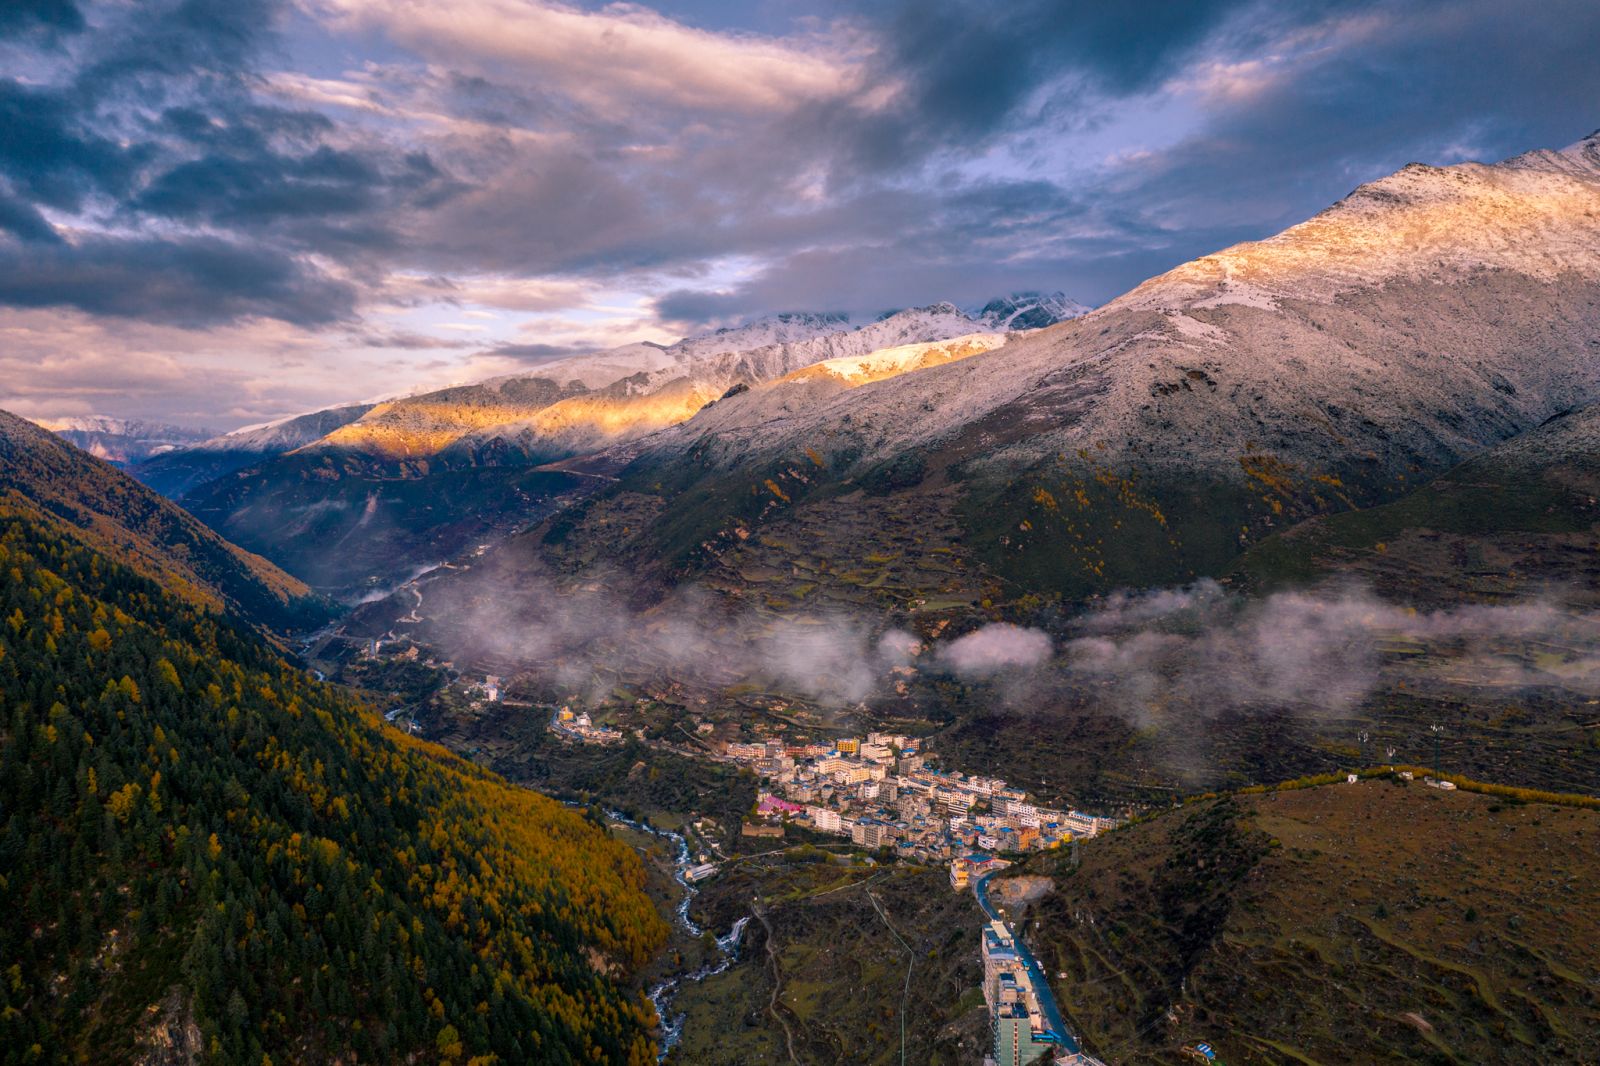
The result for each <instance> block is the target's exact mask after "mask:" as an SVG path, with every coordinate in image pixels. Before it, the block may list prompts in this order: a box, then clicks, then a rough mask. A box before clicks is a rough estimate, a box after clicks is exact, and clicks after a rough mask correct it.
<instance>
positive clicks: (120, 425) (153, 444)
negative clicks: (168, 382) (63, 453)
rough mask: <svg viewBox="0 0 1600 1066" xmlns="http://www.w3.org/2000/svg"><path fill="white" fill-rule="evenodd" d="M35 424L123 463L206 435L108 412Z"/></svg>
mask: <svg viewBox="0 0 1600 1066" xmlns="http://www.w3.org/2000/svg"><path fill="white" fill-rule="evenodd" d="M37 424H38V425H40V426H43V427H44V428H45V429H48V430H49V431H50V432H52V433H54V434H55V435H56V436H58V437H61V438H62V439H63V440H66V441H69V442H71V443H72V444H74V445H76V446H77V447H79V448H82V449H83V450H84V451H86V452H88V453H89V454H90V455H92V456H94V457H95V458H96V459H104V460H105V461H106V462H108V463H112V464H114V465H117V466H126V465H128V464H129V463H136V462H138V461H139V460H141V459H144V458H147V457H149V456H152V455H159V454H161V453H162V452H167V451H171V450H172V449H174V448H182V447H184V446H186V445H191V444H194V443H195V442H197V441H200V440H204V439H205V438H206V437H207V436H208V435H209V434H207V432H206V431H205V430H194V429H184V428H183V427H182V426H169V425H166V424H164V423H160V422H144V421H139V420H137V419H127V418H112V417H111V416H109V415H80V416H77V417H71V418H54V419H40V420H39V421H38V423H37Z"/></svg>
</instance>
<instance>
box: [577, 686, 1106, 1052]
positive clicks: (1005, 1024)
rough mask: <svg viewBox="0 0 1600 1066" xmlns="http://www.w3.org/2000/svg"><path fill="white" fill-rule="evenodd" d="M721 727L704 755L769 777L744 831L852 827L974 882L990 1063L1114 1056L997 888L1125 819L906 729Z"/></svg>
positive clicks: (839, 832)
mask: <svg viewBox="0 0 1600 1066" xmlns="http://www.w3.org/2000/svg"><path fill="white" fill-rule="evenodd" d="M550 730H551V731H552V732H554V733H556V734H558V735H560V736H562V737H565V738H567V739H569V740H572V741H576V742H581V743H589V744H604V745H611V744H620V743H622V742H623V741H624V740H625V739H626V736H627V734H625V733H623V732H622V731H621V730H619V729H616V728H613V727H611V726H608V725H603V724H597V723H596V722H595V721H594V720H593V719H592V718H591V717H590V715H589V714H588V713H587V712H586V711H581V710H580V711H576V712H574V711H573V710H572V709H571V708H570V707H562V708H560V709H558V710H556V711H555V712H554V713H553V714H552V715H551V718H550ZM714 731H715V730H714V727H712V726H711V725H710V723H701V724H700V725H699V726H697V733H698V734H699V736H698V738H697V739H698V742H699V748H700V754H701V755H702V756H703V757H706V758H712V759H716V760H719V761H723V762H728V763H732V764H736V765H739V766H743V767H746V768H748V769H750V770H751V771H752V772H754V773H755V774H756V775H757V776H758V777H759V778H760V779H761V781H762V783H763V786H764V788H763V789H762V791H761V792H760V793H759V794H758V801H757V804H756V809H755V811H754V812H753V814H752V816H751V817H749V818H747V819H746V820H745V821H744V823H743V825H742V826H741V833H742V835H744V836H747V837H773V838H782V837H783V836H785V835H786V832H787V830H788V829H789V828H790V827H794V828H797V829H803V830H810V831H812V832H816V833H822V834H828V835H833V836H839V837H844V838H847V839H848V840H849V841H850V842H851V843H853V844H855V845H857V846H859V847H861V848H863V849H871V850H873V851H876V852H877V853H878V854H879V855H885V856H886V857H887V856H893V857H896V858H902V859H906V860H909V861H915V862H940V863H945V864H947V865H948V869H949V879H950V887H951V889H952V890H953V891H956V892H964V891H968V890H970V891H972V892H973V894H974V896H975V898H976V900H977V902H978V905H979V906H980V907H981V908H982V910H983V912H984V915H985V917H986V918H987V919H988V921H987V923H986V925H985V926H984V929H983V933H982V936H981V941H980V945H979V947H980V952H981V955H982V958H983V965H984V980H983V994H984V1001H985V1005H986V1008H987V1010H988V1014H989V1037H990V1048H989V1054H988V1055H987V1056H986V1057H985V1062H986V1063H992V1064H994V1066H1002V1064H1004V1066H1024V1064H1027V1063H1032V1062H1037V1061H1038V1060H1040V1059H1041V1058H1043V1057H1044V1056H1045V1055H1046V1054H1054V1055H1055V1059H1054V1061H1057V1062H1062V1063H1072V1064H1074V1066H1103V1064H1101V1063H1099V1061H1098V1060H1096V1059H1093V1058H1091V1057H1090V1056H1088V1055H1087V1054H1085V1053H1084V1052H1083V1051H1082V1049H1081V1048H1080V1047H1079V1046H1078V1044H1077V1042H1076V1040H1075V1039H1074V1038H1073V1036H1072V1034H1071V1032H1070V1031H1069V1030H1068V1028H1067V1025H1066V1023H1065V1021H1064V1020H1063V1019H1062V1017H1061V1012H1060V1010H1059V1008H1058V1007H1057V1006H1056V1002H1055V996H1054V994H1053V993H1052V992H1051V990H1050V986H1049V983H1048V981H1046V980H1045V977H1044V974H1043V972H1042V971H1041V969H1040V967H1039V964H1038V962H1037V960H1036V959H1035V958H1034V957H1033V954H1032V953H1031V952H1030V951H1029V949H1028V948H1027V946H1026V945H1025V944H1024V943H1023V942H1022V940H1021V938H1020V936H1018V935H1017V933H1016V931H1015V930H1014V928H1013V927H1012V925H1011V924H1010V923H1009V922H1008V921H1006V916H1005V914H1004V912H1003V911H1002V910H1000V909H999V908H998V907H997V906H996V905H995V903H994V902H992V901H991V899H990V897H989V893H988V890H987V889H988V881H989V879H990V878H991V877H992V876H994V874H996V873H998V872H999V871H1000V870H1002V869H1004V868H1005V867H1007V866H1009V865H1010V862H1011V860H1010V859H1008V858H1006V857H1005V856H1007V855H1012V856H1015V855H1017V854H1019V853H1024V852H1029V851H1040V850H1045V849H1050V848H1058V847H1061V846H1062V845H1064V844H1071V843H1072V842H1074V841H1076V840H1078V839H1081V838H1087V837H1093V836H1096V835H1097V834H1099V833H1101V832H1104V831H1105V830H1108V829H1111V828H1113V827H1114V826H1116V825H1117V824H1119V822H1118V819H1114V818H1107V817H1102V816H1099V815H1093V814H1085V813H1083V812H1081V811H1076V810H1057V809H1054V808H1051V807H1046V806H1041V805H1038V804H1035V803H1032V802H1030V801H1029V798H1028V794H1027V793H1026V792H1025V791H1024V790H1023V789H1020V788H1015V787H1013V786H1011V785H1009V784H1007V782H1005V781H1004V780H1002V779H1000V778H997V777H981V776H978V775H967V774H963V773H960V772H958V771H955V770H944V769H940V768H938V767H937V766H934V765H932V763H933V762H934V756H933V755H932V754H931V753H929V752H927V751H926V750H925V747H924V745H923V744H922V743H920V742H919V741H918V740H916V739H915V738H913V737H910V736H906V735H903V734H897V733H884V732H869V733H867V734H866V735H865V736H849V737H839V738H835V739H833V740H831V741H827V742H823V741H817V742H812V743H785V742H784V741H783V740H778V739H766V738H763V739H755V740H718V739H713V735H714ZM641 739H642V737H641ZM704 858H705V857H704V856H701V860H702V861H700V862H699V864H698V865H693V866H690V867H688V868H687V869H686V870H684V872H683V877H684V879H685V880H686V881H687V882H689V883H691V884H692V883H694V882H697V881H701V880H704V879H706V878H709V877H713V876H715V875H716V873H717V871H718V864H717V863H716V862H706V861H704Z"/></svg>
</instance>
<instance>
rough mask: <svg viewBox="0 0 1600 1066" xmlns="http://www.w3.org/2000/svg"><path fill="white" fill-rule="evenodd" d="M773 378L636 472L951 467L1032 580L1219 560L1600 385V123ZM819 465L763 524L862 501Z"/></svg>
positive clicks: (948, 475)
mask: <svg viewBox="0 0 1600 1066" xmlns="http://www.w3.org/2000/svg"><path fill="white" fill-rule="evenodd" d="M997 310H999V309H997ZM777 392H778V390H777V388H776V387H774V386H768V387H766V388H755V389H752V390H750V391H749V392H748V393H743V394H740V395H738V396H732V397H729V398H728V399H727V400H724V401H722V402H719V403H718V404H716V405H715V406H714V407H712V408H711V409H709V410H706V411H703V412H701V413H700V414H699V415H697V416H696V418H695V419H693V420H691V421H690V422H688V423H686V424H684V425H683V426H682V427H680V428H678V429H676V430H673V431H670V432H665V433H661V434H659V435H657V436H654V437H651V438H649V439H647V440H645V441H643V442H641V443H640V444H639V445H637V446H636V447H635V448H634V449H632V454H633V455H634V456H635V457H636V464H637V469H638V470H640V471H641V472H642V473H641V475H640V483H641V484H642V483H643V478H644V476H645V475H646V473H647V475H648V478H649V484H657V483H660V484H669V485H677V486H679V489H678V491H685V492H692V493H693V494H694V498H695V499H705V498H706V497H707V495H708V494H714V493H716V492H718V491H721V490H720V489H719V488H718V486H723V487H724V488H725V489H726V491H728V492H734V491H736V490H738V491H743V492H745V493H747V494H748V491H749V484H750V480H751V476H752V473H751V472H752V471H778V472H780V473H782V472H783V471H785V470H790V469H794V470H800V471H801V472H803V470H802V467H804V465H805V464H801V466H795V464H796V463H797V462H799V459H800V458H801V457H806V456H808V455H812V454H814V455H815V456H816V459H814V460H812V465H816V463H817V462H818V461H819V460H820V462H821V464H823V468H825V469H826V470H827V471H828V477H827V478H826V479H825V481H826V483H838V482H844V483H849V482H852V481H855V482H858V483H860V482H862V481H863V480H865V481H866V482H869V483H877V482H875V481H874V478H875V476H876V475H875V474H874V472H875V471H880V470H893V471H894V472H895V476H894V477H893V478H892V479H890V480H891V483H892V484H893V485H894V486H895V487H896V490H897V491H902V492H909V493H913V494H916V493H919V492H922V491H924V489H923V488H922V487H921V486H923V485H928V486H938V489H937V492H936V493H935V495H934V497H932V499H936V500H937V501H938V506H939V507H940V508H942V509H943V511H942V512H941V513H946V514H948V521H950V522H951V523H952V527H953V528H958V529H960V530H961V535H960V538H959V541H960V543H961V544H963V545H965V546H966V548H967V549H968V550H972V551H975V552H976V553H978V554H979V555H980V556H981V557H982V558H983V559H984V560H985V562H986V564H987V565H989V566H991V567H993V568H994V569H995V570H996V571H997V572H998V573H1000V574H1002V575H1004V576H1005V577H1007V578H1008V579H1010V580H1011V581H1014V582H1017V583H1018V584H1019V585H1020V586H1023V587H1028V586H1037V585H1041V584H1042V585H1045V586H1050V587H1054V588H1057V589H1060V590H1063V591H1078V592H1082V591H1089V590H1094V589H1105V588H1109V587H1114V586H1115V585H1116V584H1119V583H1120V584H1140V583H1147V582H1151V581H1183V580H1187V579H1188V577H1189V575H1191V574H1195V573H1204V572H1211V573H1216V572H1219V571H1220V570H1221V568H1222V567H1224V566H1225V565H1226V563H1227V561H1228V560H1229V559H1230V558H1232V557H1233V555H1234V554H1236V553H1237V551H1238V550H1240V549H1241V548H1242V547H1244V546H1247V545H1248V544H1250V543H1253V542H1254V541H1256V540H1258V539H1260V538H1261V537H1262V536H1264V535H1266V534H1268V533H1270V532H1271V531H1272V530H1274V529H1277V528H1282V526H1283V525H1285V524H1286V523H1288V522H1290V521H1292V520H1293V519H1294V518H1296V517H1297V516H1304V515H1310V514H1316V513H1322V512H1325V511H1329V510H1337V509H1340V508H1343V507H1348V506H1351V505H1363V504H1367V503H1372V502H1377V501H1382V500H1385V499H1389V498H1392V497H1393V496H1394V495H1396V494H1397V493H1399V492H1402V491H1404V490H1405V489H1407V488H1408V487H1409V486H1410V485H1413V484H1415V483H1416V480H1417V479H1418V478H1420V477H1425V476H1427V475H1428V474H1430V473H1434V472H1439V471H1442V470H1444V469H1447V468H1449V467H1450V466H1453V465H1455V464H1456V463H1458V462H1460V461H1461V460H1462V459H1464V458H1466V457H1469V456H1471V455H1473V454H1476V453H1477V452H1479V451H1481V450H1483V449H1484V448H1486V447H1489V446H1492V445H1494V444H1496V443H1498V442H1500V441H1502V440H1505V439H1507V438H1509V437H1512V436H1515V435H1517V434H1518V433H1521V432H1523V431H1525V430H1527V429H1529V428H1531V427H1534V426H1537V425H1539V424H1541V423H1542V422H1543V421H1545V420H1546V419H1548V418H1550V417H1552V416H1553V415H1556V414H1558V413H1560V412H1562V411H1566V410H1569V409H1572V408H1576V407H1581V406H1584V405H1586V404H1589V403H1593V402H1596V401H1600V135H1597V136H1593V137H1590V138H1588V139H1586V140H1585V141H1583V142H1580V143H1579V144H1577V145H1574V146H1572V147H1571V148H1568V149H1566V150H1564V151H1560V152H1533V153H1528V154H1527V155H1523V156H1518V157H1516V158H1514V159H1511V160H1507V161H1505V162H1503V163H1499V164H1493V165H1483V164H1477V163H1467V164H1460V165H1455V166H1448V167H1425V166H1420V165H1415V164H1414V165H1411V166H1408V167H1406V168H1404V169H1402V170H1401V171H1399V172H1397V173H1396V174H1393V175H1390V176H1389V177H1385V178H1382V179H1379V180H1377V181H1374V182H1371V183H1368V184H1366V185H1363V186H1361V187H1360V188H1358V189H1356V190H1355V191H1354V192H1352V193H1351V194H1350V196H1348V197H1347V198H1346V199H1344V200H1342V201H1340V202H1339V203H1338V204H1336V205H1334V206H1333V207H1331V208H1329V209H1328V210H1326V211H1324V212H1322V213H1321V214H1319V215H1317V216H1316V217H1315V218H1312V219H1310V220H1308V221H1307V222H1305V223H1302V224H1300V225H1298V226H1294V227H1291V228H1290V229H1288V230H1285V231H1284V232H1283V233H1281V234H1279V235H1277V236H1275V237H1271V238H1268V239H1266V240H1263V241H1256V242H1250V243H1246V244H1241V245H1237V246H1234V247H1232V248H1228V249H1224V250H1222V251H1220V252H1218V253H1216V254H1214V255H1209V256H1204V257H1201V258H1200V259H1197V260H1195V261H1193V262H1191V263H1186V264H1184V265H1182V266H1180V267H1178V268H1176V269H1174V270H1172V271H1169V272H1168V273H1166V274H1163V275H1161V276H1160V277H1157V278H1153V279H1151V280H1150V281H1148V282H1145V283H1144V284H1142V285H1140V286H1139V287H1137V288H1135V289H1134V290H1132V291H1131V292H1130V293H1128V294H1127V295H1125V296H1123V297H1121V298H1119V299H1117V300H1114V301H1112V302H1111V303H1110V304H1108V305H1106V306H1104V307H1102V308H1100V309H1098V310H1096V311H1094V312H1092V313H1090V314H1088V315H1086V316H1083V317H1081V318H1078V319H1076V320H1074V321H1069V322H1066V323H1064V324H1062V325H1059V326H1056V327H1055V328H1052V329H1049V330H1045V331H1041V332H1036V333H1033V334H1030V335H1025V336H1021V337H1019V338H1017V339H1015V340H1012V341H1011V342H1009V343H1007V344H1005V345H1004V346H1002V347H999V348H997V349H995V350H993V351H990V352H987V353H986V354H984V355H983V356H982V357H981V358H968V359H960V360H955V361H952V362H949V363H948V364H946V365H943V366H938V367H934V368H931V369H928V370H926V371H924V372H921V373H916V374H905V375H902V376H898V377H894V378H892V379H890V380H885V381H879V382H876V383H874V384H871V385H867V386H863V387H860V388H846V389H838V390H835V391H833V392H832V394H831V395H828V396H826V397H822V398H821V399H819V400H815V401H812V402H803V403H792V404H784V403H773V401H772V399H771V395H775V394H776V393H777ZM769 404H770V405H771V406H768V405H769ZM741 409H744V410H743V413H741ZM808 477H809V480H808V482H806V483H805V484H804V485H800V484H792V483H790V482H788V481H778V482H775V483H777V484H778V485H779V487H780V489H781V490H782V491H783V493H784V497H783V498H780V497H777V496H776V495H774V496H773V497H772V498H771V500H770V501H769V503H768V504H767V505H765V506H764V508H763V513H764V514H766V515H767V516H768V518H769V520H771V521H773V522H777V523H780V524H781V523H785V522H789V521H790V520H791V518H790V516H794V517H793V519H792V520H793V521H795V522H799V521H800V520H801V519H800V517H799V516H800V515H801V514H804V515H805V522H806V523H807V524H806V528H819V527H827V526H828V524H829V522H830V521H831V519H830V518H829V515H828V513H827V512H829V510H830V509H832V508H838V507H845V506H856V505H855V504H853V503H850V504H847V503H845V502H842V501H845V500H847V499H848V497H845V496H841V495H839V494H837V493H832V494H830V493H819V494H817V496H816V497H815V501H814V502H808V501H807V499H806V497H807V493H809V492H811V491H813V487H814V486H815V485H816V484H820V483H824V481H822V480H819V479H818V478H817V477H816V476H814V475H811V476H808ZM879 480H880V481H881V479H879ZM624 482H625V483H628V485H629V486H630V487H633V486H632V483H631V482H629V481H628V477H627V475H626V474H624ZM758 484H759V482H758ZM952 485H959V486H960V488H959V492H952V491H951V486H952ZM618 491H621V490H618ZM926 491H930V492H931V491H933V490H932V489H928V490H926ZM914 512H915V508H911V507H906V508H904V509H902V511H901V512H899V513H904V514H911V513H914ZM660 513H662V514H664V515H670V514H672V513H673V507H672V504H671V501H670V500H668V501H665V502H664V504H663V506H662V508H661V512H660ZM700 513H703V514H704V515H705V516H706V517H705V518H704V521H705V522H706V523H708V524H707V525H706V526H705V528H704V529H701V530H699V540H700V542H701V543H702V544H703V545H713V546H714V545H716V544H718V543H720V542H719V541H718V539H717V537H718V535H719V532H718V531H719V528H720V527H719V526H718V525H717V523H719V522H721V521H723V520H724V516H722V515H719V514H718V513H716V512H715V511H712V510H707V509H704V508H702V509H701V511H700ZM842 520H843V519H841V521H842ZM854 520H857V521H859V518H857V519H854ZM885 520H888V519H885ZM924 520H926V518H924ZM741 521H747V519H741ZM681 526H682V523H681V521H679V522H678V524H677V525H676V526H674V527H673V528H672V531H671V536H672V538H674V539H673V542H674V543H682V542H683V540H685V539H686V538H687V537H689V536H690V535H691V534H690V533H689V532H687V531H685V530H684V529H683V528H681ZM572 535H573V536H580V535H581V531H579V533H575V534H572ZM665 535H666V534H663V536H665ZM653 536H654V534H653V533H652V532H651V531H650V530H649V529H643V530H641V531H640V532H639V533H638V534H637V542H636V544H635V545H634V546H633V547H632V548H631V549H629V550H631V551H636V552H639V553H642V554H640V555H639V556H638V557H637V558H630V559H629V561H628V564H627V565H628V566H629V567H631V568H632V569H634V570H636V571H637V570H638V569H639V566H640V563H639V560H640V559H644V558H648V557H649V555H650V552H651V551H652V550H653V549H651V548H650V547H649V545H650V544H651V543H652V540H651V538H652V537H653ZM1112 543H1118V544H1120V545H1121V546H1122V548H1123V550H1120V551H1117V552H1110V551H1107V550H1105V545H1108V544H1112ZM707 550H711V549H710V548H708V549H707Z"/></svg>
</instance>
